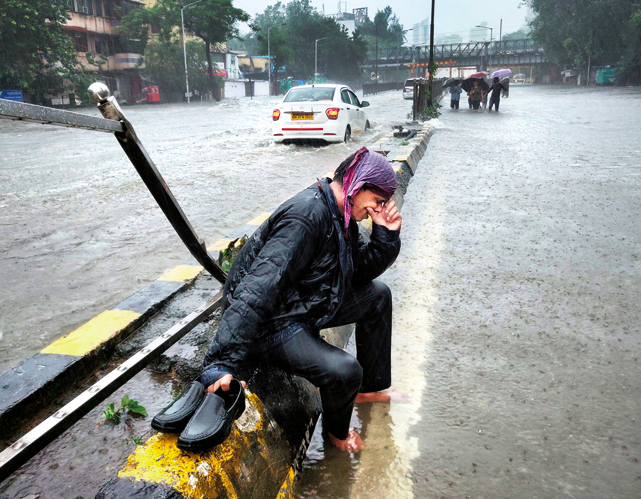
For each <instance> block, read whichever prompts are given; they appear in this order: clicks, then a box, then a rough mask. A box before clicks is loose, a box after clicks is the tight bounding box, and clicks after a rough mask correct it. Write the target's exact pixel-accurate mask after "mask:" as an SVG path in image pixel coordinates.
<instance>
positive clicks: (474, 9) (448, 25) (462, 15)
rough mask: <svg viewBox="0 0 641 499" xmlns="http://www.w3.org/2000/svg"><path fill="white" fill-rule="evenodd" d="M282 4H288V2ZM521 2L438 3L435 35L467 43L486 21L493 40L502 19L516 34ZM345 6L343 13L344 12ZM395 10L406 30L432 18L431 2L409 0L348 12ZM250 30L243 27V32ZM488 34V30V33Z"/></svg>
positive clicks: (362, 1)
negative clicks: (455, 37)
mask: <svg viewBox="0 0 641 499" xmlns="http://www.w3.org/2000/svg"><path fill="white" fill-rule="evenodd" d="M233 2H234V5H235V6H236V7H240V8H241V9H244V10H245V11H246V12H248V13H249V14H250V15H251V16H252V17H253V16H255V15H256V14H258V13H261V12H263V11H264V10H265V8H266V7H267V6H268V5H273V4H275V3H276V1H275V0H233ZM283 3H287V0H285V1H284V2H283ZM311 3H312V5H313V6H314V7H316V8H317V9H318V10H319V11H321V12H322V10H323V4H324V5H325V13H326V14H333V13H336V12H338V0H331V1H329V2H328V1H326V0H312V2H311ZM520 4H521V0H485V1H478V0H477V1H472V0H448V1H443V0H436V7H435V11H436V17H435V21H434V32H435V34H436V35H437V36H438V35H441V34H450V33H458V34H460V35H461V36H462V37H463V40H465V41H467V39H468V37H469V33H470V28H472V27H473V26H474V25H476V24H479V23H481V22H483V21H486V22H487V25H488V26H489V27H491V28H493V29H494V38H498V35H499V22H500V19H503V34H505V33H511V32H513V31H516V30H517V29H519V28H520V27H521V26H523V25H524V24H525V15H526V8H525V7H521V8H519V5H520ZM344 5H345V4H343V10H345V7H344ZM387 5H390V6H391V7H392V10H393V11H394V13H395V14H396V15H397V16H398V17H399V19H400V22H401V24H402V25H403V27H404V28H405V29H409V28H411V27H412V26H413V25H414V24H416V23H418V22H420V21H422V20H423V19H425V18H427V17H429V16H430V5H431V1H430V0H423V1H421V2H415V1H410V0H396V1H391V0H352V1H349V0H348V2H347V11H348V12H351V11H352V9H354V8H358V7H367V8H368V14H369V17H370V19H372V18H373V17H374V14H376V11H377V10H379V9H383V8H385V7H386V6H387ZM246 30H247V28H246V27H243V28H242V31H246ZM488 33H489V31H488ZM411 36H412V33H411V32H410V33H408V34H407V39H408V41H410V42H411V41H412V38H411Z"/></svg>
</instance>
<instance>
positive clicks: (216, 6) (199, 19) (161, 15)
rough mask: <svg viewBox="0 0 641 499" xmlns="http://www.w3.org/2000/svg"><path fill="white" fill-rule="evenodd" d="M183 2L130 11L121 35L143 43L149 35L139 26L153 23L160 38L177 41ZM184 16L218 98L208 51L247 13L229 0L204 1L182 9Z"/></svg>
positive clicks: (161, 0)
mask: <svg viewBox="0 0 641 499" xmlns="http://www.w3.org/2000/svg"><path fill="white" fill-rule="evenodd" d="M182 5H183V4H182V2H180V1H179V0H158V2H157V3H156V4H155V5H154V6H153V7H152V8H150V9H145V11H146V12H145V13H144V14H139V13H138V12H136V11H133V12H131V13H130V14H128V15H127V16H125V18H123V22H122V25H121V32H120V35H121V38H123V37H124V38H127V39H131V38H133V39H138V40H140V41H141V43H142V44H143V45H145V46H146V44H147V43H148V42H147V39H148V38H147V35H143V34H142V31H143V30H142V29H141V28H140V27H141V26H144V25H146V24H152V25H155V26H157V27H158V38H159V40H160V41H162V42H166V43H172V42H174V41H176V40H179V39H180V36H181V16H180V10H181V7H182ZM184 18H185V29H186V30H188V31H189V32H191V33H193V34H194V35H195V36H197V37H198V38H200V39H201V40H202V41H203V52H204V56H205V59H206V61H207V74H208V75H209V82H210V87H211V90H212V91H213V94H214V97H215V98H216V100H219V99H220V93H219V91H218V87H219V85H220V81H219V78H216V71H215V70H214V66H213V63H212V60H211V50H212V48H214V46H216V45H217V44H220V43H224V42H225V41H227V40H228V39H229V38H232V37H236V36H238V27H237V26H236V23H237V22H239V21H242V22H245V21H248V20H249V15H248V14H247V13H246V12H245V11H243V10H242V9H238V8H236V7H234V6H233V4H232V1H231V0H203V1H202V2H200V3H198V4H196V5H193V6H191V7H189V8H188V9H185V10H184ZM139 36H140V37H139ZM137 37H139V38H137Z"/></svg>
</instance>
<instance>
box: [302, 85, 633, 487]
mask: <svg viewBox="0 0 641 499" xmlns="http://www.w3.org/2000/svg"><path fill="white" fill-rule="evenodd" d="M501 111H502V112H501V113H499V114H498V115H496V114H491V115H490V114H488V113H475V112H470V111H468V110H467V109H465V110H464V109H463V106H461V110H460V111H458V112H451V111H450V110H449V109H444V113H443V116H442V117H441V120H440V121H441V125H440V127H441V128H440V129H439V130H438V131H437V132H436V134H435V135H434V136H433V137H432V140H431V142H430V144H429V146H428V151H427V153H426V155H425V157H424V158H423V160H422V161H421V164H420V167H419V169H418V170H417V174H416V176H415V177H414V178H413V179H412V182H411V183H410V186H409V189H408V192H407V195H406V197H405V205H404V208H403V218H404V223H403V232H402V239H403V248H402V250H401V254H400V256H399V259H398V260H397V263H396V264H395V265H394V266H393V267H392V268H391V269H390V270H389V271H388V272H387V273H386V274H385V276H384V280H385V281H386V282H387V283H388V284H389V285H390V287H391V288H392V291H393V293H394V299H395V309H394V340H393V355H394V357H393V380H394V384H395V386H396V387H397V388H398V389H399V390H401V391H403V392H405V393H407V394H409V395H410V397H411V401H410V402H409V403H406V404H392V405H391V407H390V406H384V405H372V404H369V405H367V404H362V405H360V406H358V409H357V412H358V414H357V416H356V417H355V418H354V423H355V425H356V426H358V427H360V428H361V432H362V435H363V437H364V440H365V445H366V449H365V450H364V451H363V452H362V453H360V455H353V456H350V457H348V456H340V455H337V453H335V452H334V451H333V450H332V449H328V448H327V447H325V448H324V449H323V445H322V441H320V440H319V438H318V436H316V438H315V440H314V443H313V445H312V448H311V449H310V452H309V453H308V459H307V461H306V463H305V471H304V472H303V473H302V476H301V480H300V481H299V482H298V484H297V487H296V490H297V494H298V497H300V498H303V497H304V498H318V499H321V498H322V499H329V498H336V499H338V498H347V497H350V498H359V499H361V498H362V499H364V498H369V497H386V498H411V497H413V498H421V499H422V498H475V499H477V498H488V499H496V498H523V499H531V498H561V497H563V498H565V497H567V498H581V499H586V498H594V499H601V498H604V497H612V498H615V497H616V498H619V499H622V498H626V499H627V498H629V499H632V498H638V497H641V463H640V460H641V431H639V428H640V419H641V376H640V375H641V326H640V324H641V311H640V309H639V306H638V297H639V296H640V295H641V260H640V259H641V252H640V250H639V248H640V242H641V241H640V239H641V225H640V223H639V220H640V219H641V196H640V194H641V132H640V131H639V127H638V123H639V121H638V120H639V116H641V93H640V92H639V91H638V89H637V90H626V89H607V90H606V89H592V90H589V89H576V88H559V87H513V88H512V89H511V94H510V97H509V99H502V101H501Z"/></svg>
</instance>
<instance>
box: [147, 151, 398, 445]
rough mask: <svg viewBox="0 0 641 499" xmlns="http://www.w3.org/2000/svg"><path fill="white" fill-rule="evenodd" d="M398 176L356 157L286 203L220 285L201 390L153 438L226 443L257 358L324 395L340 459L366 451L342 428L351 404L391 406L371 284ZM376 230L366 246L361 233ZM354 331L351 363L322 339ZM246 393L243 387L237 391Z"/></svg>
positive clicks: (388, 231)
mask: <svg viewBox="0 0 641 499" xmlns="http://www.w3.org/2000/svg"><path fill="white" fill-rule="evenodd" d="M395 190H396V174H395V172H394V170H393V169H392V167H391V165H390V164H389V162H388V161H387V159H386V158H385V157H384V156H382V155H381V154H378V153H375V152H372V151H368V150H367V148H365V147H363V148H361V149H359V150H358V151H357V152H356V153H354V154H352V155H351V156H349V157H348V158H347V159H346V160H345V161H343V162H342V163H341V165H340V166H339V167H338V169H337V170H336V172H335V174H334V178H333V179H329V178H324V179H321V180H318V181H317V182H316V183H314V184H313V185H312V186H310V187H309V188H307V189H305V190H304V191H302V192H300V193H299V194H297V195H295V196H294V197H293V198H291V199H289V200H288V201H285V202H284V203H283V204H282V205H281V206H280V207H279V208H278V209H277V210H276V211H275V212H274V213H273V214H272V215H271V216H270V217H269V219H268V220H266V221H265V222H264V223H263V224H262V225H261V226H260V227H259V228H258V229H257V230H256V232H255V233H254V234H253V235H252V236H251V237H250V238H249V240H248V241H247V243H246V244H245V245H244V246H243V248H242V249H241V250H240V252H239V253H238V256H237V257H236V259H235V261H234V263H233V265H232V267H231V270H230V272H229V277H228V278H227V282H226V284H225V289H224V298H223V313H222V317H221V320H220V325H219V327H218V332H217V334H216V336H215V338H214V340H213V343H212V345H211V347H210V349H209V351H208V352H207V355H206V357H205V369H204V371H203V372H202V374H201V376H200V378H199V380H198V381H194V382H192V383H191V384H190V385H189V386H188V387H187V389H186V390H185V391H184V392H183V394H182V395H181V396H180V397H179V398H178V399H176V400H175V401H174V402H173V403H172V404H171V405H170V406H169V407H167V408H166V409H164V410H163V411H162V412H161V413H160V414H158V415H157V416H156V417H155V418H154V421H153V422H152V426H153V427H154V428H156V429H157V430H159V431H168V432H175V433H180V438H179V440H178V446H179V447H180V448H183V449H188V450H195V449H200V448H206V447H209V446H212V445H216V444H217V443H220V442H222V440H224V439H225V438H226V437H227V435H228V434H229V432H230V431H231V424H232V423H233V420H234V419H236V418H237V417H239V416H240V414H241V413H242V410H243V409H244V392H243V390H242V386H244V382H240V381H239V380H238V377H239V376H241V375H242V370H241V365H244V364H245V363H246V362H247V361H248V360H251V359H252V358H254V359H255V358H257V357H260V358H263V359H265V360H267V362H269V363H271V364H272V365H275V366H278V367H280V368H281V369H283V370H284V371H286V372H288V373H291V374H295V375H298V376H301V377H303V378H305V379H307V380H309V381H310V382H311V383H313V384H314V385H315V386H317V387H318V388H319V389H320V396H321V402H322V408H323V427H324V430H325V431H326V432H327V433H328V436H329V438H330V440H331V442H332V443H333V444H334V445H335V446H337V447H338V448H340V449H342V450H348V451H358V450H361V449H362V448H363V441H362V440H361V438H360V436H359V435H358V434H357V433H356V432H355V431H354V430H353V429H352V428H350V417H351V414H352V410H353V407H354V403H355V402H367V401H369V402H381V401H389V400H390V396H391V395H390V392H386V391H385V390H387V389H388V388H389V387H390V385H391V334H392V296H391V292H390V289H389V288H388V287H387V286H386V285H385V284H384V283H382V282H381V281H379V280H375V279H376V278H377V277H378V276H380V275H381V274H382V273H383V272H384V271H385V270H386V269H387V268H388V267H389V266H390V265H392V263H394V261H395V260H396V257H397V256H398V253H399V251H400V247H401V242H400V239H399V233H400V228H401V222H402V218H401V214H400V213H399V211H398V209H397V208H396V205H395V203H394V201H392V200H391V197H392V195H393V194H394V191H395ZM368 215H369V216H370V217H371V219H372V222H373V224H372V234H371V238H370V240H369V242H365V241H364V240H363V238H362V237H361V235H360V234H359V229H358V225H357V222H359V221H361V220H364V219H365V218H366V217H367V216H368ZM350 323H356V333H355V334H356V351H357V353H356V358H355V357H353V356H352V355H350V354H348V353H346V352H345V351H344V350H342V349H340V348H337V347H334V346H332V345H330V344H329V343H327V342H325V341H324V340H323V339H322V338H321V337H320V336H319V331H320V329H322V328H328V327H336V326H340V325H345V324H350ZM241 385H242V386H241Z"/></svg>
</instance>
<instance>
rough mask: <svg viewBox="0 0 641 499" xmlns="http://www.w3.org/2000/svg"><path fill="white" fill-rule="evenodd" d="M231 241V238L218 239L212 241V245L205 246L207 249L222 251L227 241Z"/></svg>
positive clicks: (227, 244)
mask: <svg viewBox="0 0 641 499" xmlns="http://www.w3.org/2000/svg"><path fill="white" fill-rule="evenodd" d="M231 242H232V239H219V240H218V241H216V242H215V243H214V245H213V246H210V247H209V248H207V251H222V250H224V249H226V248H227V246H229V243H231Z"/></svg>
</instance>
